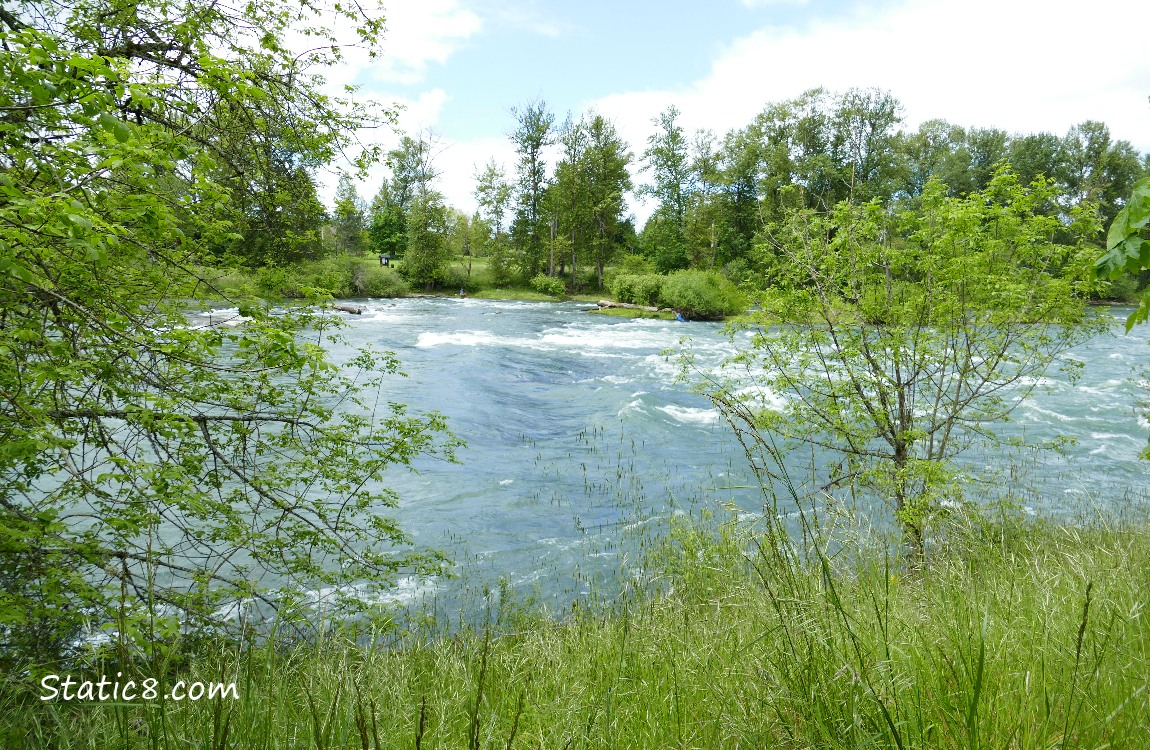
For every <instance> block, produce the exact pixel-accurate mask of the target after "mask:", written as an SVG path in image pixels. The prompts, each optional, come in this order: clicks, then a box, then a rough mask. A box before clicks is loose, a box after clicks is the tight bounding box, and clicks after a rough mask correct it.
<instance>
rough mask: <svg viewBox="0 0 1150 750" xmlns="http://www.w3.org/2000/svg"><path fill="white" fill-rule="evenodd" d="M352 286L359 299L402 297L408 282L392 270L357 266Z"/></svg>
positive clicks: (352, 276) (354, 270)
mask: <svg viewBox="0 0 1150 750" xmlns="http://www.w3.org/2000/svg"><path fill="white" fill-rule="evenodd" d="M351 286H352V289H353V291H354V293H355V296H357V297H402V296H403V295H405V294H407V292H408V286H407V282H406V281H404V280H403V278H402V277H401V276H400V275H399V274H398V273H396V272H395V270H394V269H392V268H380V267H377V266H364V265H357V266H356V267H355V268H354V269H353V270H352V274H351Z"/></svg>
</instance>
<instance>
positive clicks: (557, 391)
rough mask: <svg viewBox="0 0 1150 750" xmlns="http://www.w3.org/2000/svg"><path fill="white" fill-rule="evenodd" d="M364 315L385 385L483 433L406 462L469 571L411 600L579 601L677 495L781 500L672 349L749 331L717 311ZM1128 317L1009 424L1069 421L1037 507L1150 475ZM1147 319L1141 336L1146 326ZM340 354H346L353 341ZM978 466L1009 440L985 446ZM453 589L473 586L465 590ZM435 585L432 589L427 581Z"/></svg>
mask: <svg viewBox="0 0 1150 750" xmlns="http://www.w3.org/2000/svg"><path fill="white" fill-rule="evenodd" d="M356 304H359V305H361V306H363V307H364V308H365V310H364V313H363V314H362V315H359V316H348V317H347V322H348V328H347V330H346V331H345V335H346V337H347V339H348V341H349V344H350V346H351V347H357V346H360V345H365V344H370V345H373V346H376V347H379V348H382V349H387V350H390V351H393V352H395V353H396V354H397V355H398V357H399V359H400V361H401V362H402V366H403V370H404V371H405V372H406V373H407V375H408V377H406V378H394V379H391V380H390V381H389V391H388V393H387V394H385V395H386V398H387V399H389V400H393V401H398V402H401V403H405V404H407V405H408V406H410V407H411V408H412V409H416V410H423V411H426V410H438V411H440V412H442V413H443V414H445V415H446V416H447V417H448V418H449V421H450V425H451V429H452V430H453V432H454V433H455V434H456V435H457V436H458V437H460V438H462V439H463V440H464V441H465V442H466V447H464V448H462V449H461V450H459V452H458V459H459V463H457V464H450V463H446V462H443V461H435V460H420V461H419V462H418V463H417V465H416V468H417V470H418V473H417V474H412V473H408V472H394V473H393V474H392V475H391V476H389V477H388V480H387V481H388V484H389V485H390V486H391V487H392V488H394V489H396V490H397V491H398V492H399V494H400V497H401V505H400V508H399V509H398V510H397V511H395V512H394V515H396V516H397V517H398V518H399V520H400V522H401V525H402V526H403V527H404V528H405V529H407V530H409V531H410V532H411V533H412V534H413V536H414V538H415V541H416V543H417V544H418V545H420V546H425V547H433V548H437V549H441V550H443V551H445V552H446V553H447V554H448V556H449V557H451V558H452V559H453V560H455V561H456V563H457V566H458V570H459V572H460V573H461V574H462V578H461V581H463V582H459V581H457V582H454V583H448V582H442V581H416V580H413V579H403V580H401V581H400V585H399V586H398V587H397V589H396V590H395V596H396V598H397V599H399V600H412V601H414V600H427V599H431V600H434V601H437V602H440V604H437V605H436V606H437V607H446V608H447V609H448V610H451V609H453V608H455V606H456V605H455V604H443V603H444V602H453V601H456V600H457V596H458V591H460V590H462V588H461V587H466V586H471V589H472V590H473V591H475V590H479V589H481V588H482V587H483V586H495V584H496V582H497V581H498V580H499V579H501V578H502V579H505V580H506V581H507V582H508V583H509V584H510V585H511V587H512V588H513V589H514V590H515V591H516V596H517V597H518V598H519V599H521V600H522V599H529V598H531V597H535V598H536V599H537V600H538V601H540V602H542V603H544V604H548V605H552V606H566V605H567V604H568V603H569V602H570V600H571V599H572V598H573V597H577V596H579V595H581V594H585V593H586V592H587V590H588V588H589V587H591V586H593V585H594V584H593V580H594V579H595V578H596V577H603V576H608V577H610V576H618V575H624V576H626V575H628V574H629V571H630V569H631V566H633V565H634V564H635V559H636V558H635V556H634V555H635V545H633V544H632V545H628V544H623V543H620V537H621V535H626V532H628V531H634V530H635V529H636V528H639V527H642V526H644V525H645V524H653V525H654V526H659V523H658V522H665V521H666V519H667V518H669V517H671V516H672V515H674V514H676V513H684V512H692V511H694V510H698V509H699V508H700V507H704V506H706V505H707V504H709V503H717V502H725V503H729V504H733V505H735V506H738V507H739V508H741V509H742V510H743V511H744V512H745V513H747V514H754V513H756V512H759V511H761V510H762V498H761V496H760V495H759V493H757V492H756V491H753V490H750V489H746V486H747V485H748V484H751V481H752V478H751V476H750V474H749V472H748V471H747V469H746V463H745V460H744V458H743V454H742V451H741V449H740V447H739V445H738V443H737V442H736V440H735V439H734V437H733V435H732V433H731V431H730V429H729V428H728V427H727V426H726V424H725V423H724V422H723V421H722V419H721V416H720V414H719V413H718V412H717V411H716V410H715V409H714V408H713V407H712V406H711V404H710V403H709V402H708V401H707V400H706V399H705V398H703V397H702V396H699V395H697V394H695V393H693V392H692V390H691V387H690V386H689V385H688V384H685V383H681V382H677V381H676V377H675V375H676V371H677V370H676V365H675V363H674V362H673V361H670V360H669V359H668V358H667V356H666V355H665V352H666V351H667V350H669V349H675V348H677V347H679V346H680V345H681V342H682V340H683V337H689V341H688V342H687V344H686V345H688V346H690V347H691V349H692V351H693V352H694V353H695V355H696V357H697V362H698V365H699V367H700V368H701V369H703V370H704V371H705V370H706V369H707V368H714V367H717V366H718V365H719V364H720V363H721V362H722V360H723V359H724V358H725V357H727V356H729V355H730V354H731V353H732V351H733V345H732V343H731V341H730V339H729V338H728V337H727V335H725V334H724V332H723V326H722V325H721V324H715V323H695V322H692V323H685V324H684V323H678V322H669V321H654V320H629V319H622V318H613V317H607V316H599V315H590V314H588V312H587V309H588V307H589V306H588V305H586V304H579V303H532V302H512V301H493V300H476V299H465V300H456V299H434V298H413V299H401V300H370V301H358V302H356ZM1108 314H1109V315H1110V316H1111V317H1112V318H1113V320H1114V326H1113V333H1112V334H1110V335H1103V336H1099V337H1096V338H1094V339H1092V340H1091V341H1089V342H1087V343H1086V344H1084V345H1082V346H1081V347H1079V348H1077V349H1076V350H1074V351H1073V352H1072V353H1071V355H1072V356H1074V357H1076V358H1078V359H1081V360H1083V361H1084V362H1085V363H1086V367H1085V371H1084V374H1083V377H1082V379H1081V380H1080V381H1079V382H1077V383H1075V384H1071V383H1069V382H1067V381H1066V380H1065V379H1064V377H1063V376H1062V375H1061V374H1060V373H1058V372H1051V373H1049V374H1048V375H1047V377H1046V378H1044V379H1043V380H1042V381H1041V383H1040V384H1039V385H1040V387H1039V388H1038V389H1036V390H1035V391H1034V392H1033V393H1032V394H1031V395H1030V396H1028V397H1026V398H1024V399H1023V398H1021V397H1019V398H1020V400H1021V401H1022V403H1020V404H1019V406H1018V408H1017V410H1016V411H1015V412H1014V415H1013V420H1012V422H1010V423H1008V424H1004V425H1003V426H1002V431H1003V432H1005V433H1007V434H1010V435H1020V436H1025V437H1026V438H1027V439H1029V440H1043V439H1050V438H1053V437H1055V436H1057V435H1060V434H1061V435H1068V436H1070V437H1073V438H1074V439H1075V440H1076V441H1077V442H1076V443H1075V444H1074V445H1072V446H1070V447H1069V448H1067V449H1066V450H1065V451H1064V452H1062V453H1060V454H1054V453H1044V454H1042V456H1041V457H1040V458H1037V459H1031V461H1030V462H1029V463H1027V462H1023V468H1024V472H1023V475H1022V476H1021V477H1019V478H1018V479H1017V480H1016V481H1017V483H1018V485H1019V486H1025V487H1029V488H1030V489H1029V491H1027V492H1026V493H1025V497H1024V504H1025V506H1026V508H1025V510H1026V512H1029V513H1036V514H1051V515H1056V516H1062V517H1075V516H1079V515H1081V514H1083V513H1089V512H1090V511H1091V510H1092V509H1094V508H1110V507H1113V506H1115V505H1116V504H1120V503H1122V502H1125V501H1127V500H1128V498H1129V496H1130V495H1131V493H1134V494H1137V493H1139V492H1141V488H1142V487H1143V486H1144V485H1145V484H1146V479H1147V476H1148V475H1150V462H1145V461H1139V460H1138V454H1139V451H1140V450H1141V449H1142V448H1143V447H1144V446H1145V445H1146V433H1147V423H1146V421H1145V420H1144V419H1143V418H1142V417H1140V416H1139V412H1138V410H1137V408H1136V403H1137V401H1138V399H1139V398H1144V397H1146V395H1147V390H1146V389H1145V388H1144V387H1142V386H1144V385H1145V384H1144V383H1143V384H1142V386H1140V385H1139V380H1140V379H1145V378H1146V377H1147V376H1146V374H1145V373H1144V372H1142V373H1140V372H1139V368H1144V367H1145V365H1146V363H1148V362H1150V347H1148V346H1147V342H1146V340H1145V334H1144V333H1143V332H1140V331H1136V332H1135V334H1134V335H1131V336H1122V335H1120V334H1121V330H1122V329H1121V321H1122V320H1124V316H1125V314H1126V311H1124V310H1113V311H1109V312H1108ZM1140 333H1141V334H1142V335H1139V334H1140ZM336 355H337V356H336V358H337V359H340V358H341V357H340V356H339V353H338V352H337V353H336ZM969 458H970V460H971V461H972V462H973V463H974V464H978V463H979V462H984V461H985V462H987V464H988V465H989V464H990V463H993V462H994V461H996V460H998V457H995V456H990V455H988V454H987V455H980V454H978V453H977V452H975V453H972V454H970V456H969ZM452 591H454V592H455V593H451V592H452ZM428 594H430V595H431V596H430V597H427V596H426V595H428Z"/></svg>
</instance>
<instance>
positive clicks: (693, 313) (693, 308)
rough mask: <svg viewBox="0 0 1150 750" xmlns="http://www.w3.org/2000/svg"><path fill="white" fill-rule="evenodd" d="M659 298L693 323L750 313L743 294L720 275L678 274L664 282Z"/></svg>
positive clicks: (708, 273) (681, 272) (677, 272)
mask: <svg viewBox="0 0 1150 750" xmlns="http://www.w3.org/2000/svg"><path fill="white" fill-rule="evenodd" d="M659 298H660V299H661V300H662V303H663V306H664V307H670V308H672V309H673V310H676V311H678V312H679V313H681V314H682V315H683V317H685V318H687V319H689V320H721V319H722V318H724V317H726V316H728V315H734V314H736V313H741V312H744V311H745V310H746V309H747V299H746V297H744V296H743V293H742V292H740V291H739V288H738V287H736V286H735V285H734V284H732V283H731V282H730V281H729V280H728V279H727V278H726V277H725V276H723V275H722V274H721V273H718V272H717V271H676V272H675V273H673V274H671V275H670V276H668V277H667V279H666V280H665V281H664V282H663V288H662V291H661V292H660V295H659Z"/></svg>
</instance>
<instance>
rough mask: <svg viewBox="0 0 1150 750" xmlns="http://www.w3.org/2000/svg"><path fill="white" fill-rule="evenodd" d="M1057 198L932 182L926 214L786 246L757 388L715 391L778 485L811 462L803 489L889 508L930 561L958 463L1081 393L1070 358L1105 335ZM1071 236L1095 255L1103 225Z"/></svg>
mask: <svg viewBox="0 0 1150 750" xmlns="http://www.w3.org/2000/svg"><path fill="white" fill-rule="evenodd" d="M1057 194H1058V192H1057V189H1056V188H1055V187H1054V186H1052V185H1050V184H1049V183H1045V182H1036V183H1035V184H1033V185H1031V186H1030V187H1028V188H1027V187H1023V186H1022V185H1019V184H1018V182H1017V180H1016V179H1015V178H1014V177H1013V176H1012V175H1011V174H1009V173H1006V172H1004V173H1000V174H999V175H998V176H997V177H996V178H995V180H994V181H993V182H992V183H991V186H990V188H989V189H988V190H987V191H986V192H984V193H975V194H973V195H971V196H969V197H964V198H953V197H948V196H947V195H946V190H945V187H943V186H942V185H939V184H937V183H934V182H932V183H930V184H928V186H927V189H926V191H925V192H924V195H923V202H922V208H921V210H920V211H916V212H912V213H905V214H902V215H898V216H894V217H892V216H891V215H890V214H889V213H888V212H887V210H886V209H884V208H883V207H882V206H880V205H878V204H869V205H867V206H864V207H856V206H852V205H850V204H849V203H842V204H840V205H839V206H838V207H837V208H836V209H835V211H834V212H833V213H831V214H821V213H816V212H812V211H806V210H804V211H797V212H795V213H793V214H791V216H790V217H789V218H788V219H787V221H786V222H785V223H782V224H780V225H777V226H775V227H773V228H772V230H771V231H770V233H769V235H768V236H769V242H770V247H769V248H764V251H767V252H770V253H772V254H775V255H777V256H778V257H779V258H780V259H781V264H780V266H779V269H778V272H777V273H778V277H777V285H778V286H777V288H776V289H774V290H772V292H771V293H770V294H768V295H766V297H765V299H764V302H763V313H762V315H761V316H760V320H759V322H758V323H756V325H755V326H753V331H754V336H753V338H752V339H750V345H749V347H747V348H745V349H744V350H743V351H742V353H741V354H740V355H739V357H738V358H737V362H738V364H739V365H740V368H746V370H745V371H748V372H750V373H754V374H755V376H754V380H755V381H756V382H755V384H754V386H753V387H750V388H748V387H747V385H748V384H747V383H746V382H745V381H743V380H739V379H738V378H735V379H734V380H733V381H732V382H730V383H727V384H725V385H724V387H722V388H719V389H717V390H715V391H712V396H713V397H714V398H715V400H716V402H717V403H718V404H719V405H720V406H721V407H722V408H723V409H724V410H725V411H726V412H727V413H728V415H729V416H730V417H731V419H732V423H733V424H736V425H738V426H739V427H740V430H741V432H742V434H743V436H744V439H745V440H746V441H747V442H746V443H745V444H754V445H756V446H758V448H759V449H760V453H759V454H758V456H759V458H758V459H757V460H758V462H757V464H756V465H757V467H758V469H759V470H760V471H761V472H762V473H763V475H764V476H765V477H769V478H770V483H774V482H777V481H781V477H782V474H785V470H784V468H783V467H784V465H785V460H791V459H794V458H796V457H797V456H801V455H807V456H810V459H809V461H803V462H802V467H803V475H802V476H801V477H799V480H798V481H800V482H801V483H802V484H803V485H804V486H809V487H817V488H822V490H823V491H832V490H835V489H839V488H841V489H843V490H844V491H845V492H848V493H851V494H852V496H853V493H855V492H856V491H862V492H864V493H867V494H868V495H869V497H872V498H876V499H877V500H878V501H880V502H883V503H885V504H887V506H888V507H889V508H890V510H891V511H892V513H893V516H894V519H895V520H896V521H897V523H898V524H899V526H900V527H901V529H902V530H903V532H904V540H905V542H906V543H907V545H908V547H909V548H910V550H911V551H912V553H913V554H916V555H921V553H922V550H923V545H924V540H925V534H926V531H927V528H928V526H929V524H930V523H931V521H932V519H933V518H935V517H936V515H937V514H939V513H940V512H942V510H943V509H944V508H946V507H954V506H956V505H961V503H962V496H963V483H962V480H963V478H964V477H965V476H966V471H967V469H966V468H964V466H963V465H962V464H961V463H959V460H958V457H959V456H960V454H962V452H963V451H964V450H966V449H967V448H968V447H969V446H971V445H972V444H974V443H976V442H984V441H985V442H989V443H990V444H992V445H994V444H996V443H998V442H999V438H998V437H997V435H996V433H995V431H993V430H992V429H990V425H992V424H993V423H994V422H997V421H1001V420H1005V419H1008V418H1009V417H1010V414H1011V412H1012V411H1013V410H1014V409H1015V408H1016V407H1017V405H1018V404H1019V403H1020V402H1021V400H1022V399H1023V398H1025V396H1026V395H1027V394H1028V393H1029V392H1030V391H1031V390H1032V389H1033V388H1034V387H1035V383H1036V382H1038V378H1040V377H1041V375H1042V374H1043V373H1044V372H1045V371H1046V369H1047V368H1048V367H1050V366H1052V365H1053V364H1054V363H1055V362H1056V361H1061V366H1062V367H1064V368H1067V369H1070V371H1071V373H1070V374H1071V376H1073V374H1074V372H1075V364H1076V363H1074V362H1073V361H1069V360H1065V359H1063V360H1060V358H1061V357H1062V355H1063V354H1064V353H1065V352H1066V350H1067V349H1069V348H1070V347H1072V346H1074V345H1075V344H1077V343H1079V342H1081V341H1083V340H1085V338H1086V337H1088V336H1089V335H1092V334H1093V333H1094V332H1096V331H1098V330H1101V329H1102V327H1104V325H1105V322H1104V321H1103V320H1102V318H1101V316H1097V315H1091V314H1090V313H1089V312H1088V311H1087V308H1086V305H1085V298H1086V296H1087V295H1088V294H1089V293H1090V292H1091V291H1092V285H1090V284H1089V283H1087V282H1086V281H1085V279H1086V276H1087V268H1088V264H1089V260H1088V259H1089V257H1090V256H1091V255H1092V254H1093V250H1092V249H1091V246H1090V245H1089V244H1088V243H1087V242H1082V241H1080V242H1079V243H1078V244H1074V245H1063V244H1058V243H1055V242H1053V241H1052V240H1051V238H1052V237H1054V236H1055V235H1056V234H1058V233H1060V232H1062V231H1063V230H1065V229H1066V227H1065V226H1064V225H1063V224H1062V222H1061V220H1060V219H1059V218H1057V217H1053V216H1049V215H1047V214H1046V213H1045V208H1046V206H1048V205H1049V204H1050V203H1051V202H1052V201H1054V200H1055V199H1056V197H1057ZM1071 229H1072V230H1073V231H1074V232H1075V233H1076V234H1077V236H1078V237H1079V238H1090V237H1092V236H1093V235H1094V234H1095V233H1096V231H1097V222H1096V220H1095V219H1094V218H1093V215H1092V214H1091V213H1090V212H1089V211H1081V212H1078V213H1077V214H1076V215H1075V222H1074V224H1073V226H1072V227H1071ZM665 295H666V292H665ZM779 323H782V324H783V325H782V326H780V327H778V328H768V326H775V325H777V324H779ZM780 402H781V403H780ZM800 446H801V447H802V450H799V451H794V452H792V449H794V448H798V447H800ZM786 457H790V458H786Z"/></svg>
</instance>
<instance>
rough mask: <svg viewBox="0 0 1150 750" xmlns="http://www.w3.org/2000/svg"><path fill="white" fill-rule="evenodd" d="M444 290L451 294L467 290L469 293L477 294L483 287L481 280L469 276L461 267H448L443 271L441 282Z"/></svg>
mask: <svg viewBox="0 0 1150 750" xmlns="http://www.w3.org/2000/svg"><path fill="white" fill-rule="evenodd" d="M440 283H441V284H442V285H443V288H444V289H446V290H447V291H449V292H455V291H459V290H460V289H465V290H467V291H468V292H477V291H479V289H480V287H481V286H482V285H481V284H480V283H479V280H478V279H476V278H475V277H474V276H468V275H467V269H466V268H460V267H459V266H448V267H447V268H445V269H444V270H443V276H442V280H441V282H440Z"/></svg>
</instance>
